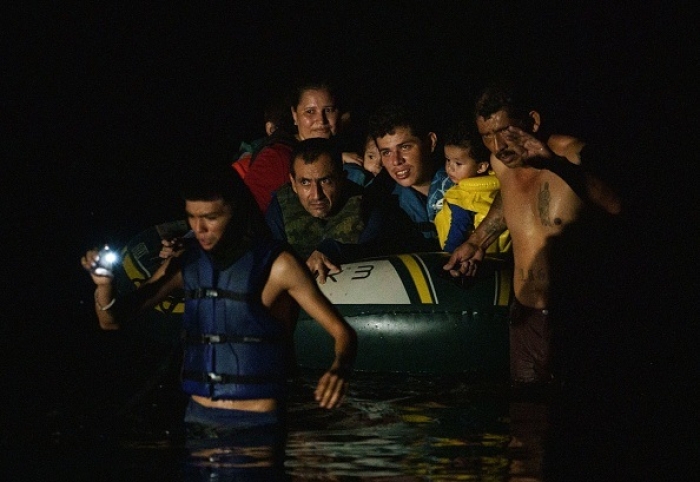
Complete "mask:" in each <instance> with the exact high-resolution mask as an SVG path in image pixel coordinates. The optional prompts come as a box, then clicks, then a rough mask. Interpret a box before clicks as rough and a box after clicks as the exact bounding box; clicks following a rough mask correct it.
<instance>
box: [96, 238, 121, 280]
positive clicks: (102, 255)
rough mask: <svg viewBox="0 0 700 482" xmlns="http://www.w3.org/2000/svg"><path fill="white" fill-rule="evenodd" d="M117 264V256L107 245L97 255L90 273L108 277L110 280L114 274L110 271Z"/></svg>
mask: <svg viewBox="0 0 700 482" xmlns="http://www.w3.org/2000/svg"><path fill="white" fill-rule="evenodd" d="M118 262H119V255H118V254H117V253H116V252H115V251H112V250H111V249H110V247H109V246H108V245H106V244H105V247H104V248H102V249H101V250H100V252H99V253H97V258H96V259H95V262H94V264H93V268H92V272H93V273H95V274H96V275H98V276H108V277H110V278H112V277H113V276H114V273H113V272H112V270H113V269H114V266H115V265H116V264H117V263H118Z"/></svg>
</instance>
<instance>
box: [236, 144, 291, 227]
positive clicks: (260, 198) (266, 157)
mask: <svg viewBox="0 0 700 482" xmlns="http://www.w3.org/2000/svg"><path fill="white" fill-rule="evenodd" d="M291 157H292V146H290V145H288V144H285V143H282V142H276V143H274V144H272V145H271V146H267V147H265V148H263V150H262V151H260V153H258V155H257V157H256V158H255V161H254V162H253V163H252V164H251V165H250V170H249V171H248V174H246V176H245V178H244V179H243V182H245V184H246V186H248V189H250V192H251V193H253V197H254V198H255V201H256V202H257V203H258V206H259V207H260V211H261V212H262V213H263V214H265V211H267V206H268V205H269V204H270V200H271V199H272V193H273V192H274V191H276V190H277V189H279V188H280V187H281V186H282V185H283V184H284V183H285V182H287V181H289V164H290V161H291Z"/></svg>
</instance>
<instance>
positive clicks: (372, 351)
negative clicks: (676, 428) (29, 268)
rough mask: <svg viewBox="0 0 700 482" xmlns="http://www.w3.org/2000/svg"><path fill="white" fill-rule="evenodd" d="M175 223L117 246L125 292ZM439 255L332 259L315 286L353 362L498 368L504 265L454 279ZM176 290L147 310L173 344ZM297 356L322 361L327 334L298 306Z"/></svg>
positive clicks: (379, 367) (504, 343)
mask: <svg viewBox="0 0 700 482" xmlns="http://www.w3.org/2000/svg"><path fill="white" fill-rule="evenodd" d="M187 230H188V226H187V224H186V222H184V221H174V222H170V223H163V224H159V225H156V226H153V227H151V228H149V229H147V230H145V231H143V232H142V233H140V234H138V235H137V236H135V237H134V238H133V239H132V240H131V241H130V242H129V243H128V244H127V246H126V247H124V249H123V250H122V263H121V266H120V268H119V270H118V272H117V274H116V279H117V287H118V289H119V290H120V291H122V292H125V291H129V290H133V289H134V288H135V287H136V286H138V285H139V284H140V283H142V282H143V281H144V280H146V279H148V278H149V277H150V276H151V274H152V273H153V272H154V271H155V269H157V267H158V265H159V264H160V259H159V258H158V252H159V251H160V246H161V239H163V238H171V237H173V236H177V235H182V234H184V233H185V232H187ZM447 258H448V255H447V254H446V253H415V254H401V255H392V256H386V257H380V258H371V259H365V260H361V261H358V262H354V263H348V264H346V265H343V266H342V268H343V269H342V271H341V272H340V273H338V274H335V275H333V276H331V277H330V278H329V279H328V280H327V281H326V283H325V284H320V285H319V287H320V289H321V291H322V292H323V293H324V294H325V295H326V296H327V297H328V299H329V300H330V301H331V302H332V303H333V304H334V305H335V306H336V307H337V308H338V310H339V311H340V313H341V314H342V315H343V316H344V317H345V319H346V320H347V321H348V322H349V323H350V324H351V325H352V327H353V328H354V329H355V330H356V331H357V334H358V342H359V344H358V356H357V361H356V364H355V369H356V370H358V371H365V372H376V373H407V374H433V375H453V374H479V375H485V376H488V377H501V376H504V377H505V376H507V372H508V323H507V311H508V304H509V302H510V299H511V279H512V271H511V266H510V264H509V263H508V262H506V261H504V260H501V259H497V258H487V259H485V260H484V262H483V263H482V265H481V267H480V269H479V272H478V275H477V276H476V277H474V278H465V279H454V278H451V277H450V276H448V275H446V273H445V272H444V270H443V269H442V266H443V265H444V264H445V262H446V261H447ZM183 309H184V303H183V302H182V296H181V295H179V294H175V295H174V296H172V297H170V298H169V299H167V300H165V301H164V302H162V303H161V304H160V305H159V306H157V307H156V309H155V310H153V313H152V316H149V325H150V328H149V333H150V334H151V336H154V337H156V338H158V339H159V341H163V340H164V339H165V340H170V341H172V342H173V343H177V342H179V338H180V324H179V320H180V316H181V315H182V312H183ZM294 338H295V346H296V351H297V360H298V364H299V366H300V367H302V368H308V369H319V370H323V369H327V368H328V366H329V363H330V362H331V360H332V354H333V343H332V338H331V337H330V336H329V335H328V334H327V333H326V332H325V331H324V330H323V329H322V328H321V327H320V326H319V325H318V324H317V323H316V322H315V321H314V320H312V319H310V318H309V316H308V315H307V314H306V313H304V312H302V313H301V315H300V317H299V320H298V323H297V327H296V330H295V334H294Z"/></svg>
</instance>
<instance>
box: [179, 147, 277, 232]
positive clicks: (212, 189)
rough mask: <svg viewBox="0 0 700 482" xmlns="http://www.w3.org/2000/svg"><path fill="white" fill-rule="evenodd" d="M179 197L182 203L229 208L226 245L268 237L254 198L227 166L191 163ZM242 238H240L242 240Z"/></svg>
mask: <svg viewBox="0 0 700 482" xmlns="http://www.w3.org/2000/svg"><path fill="white" fill-rule="evenodd" d="M181 175H182V178H181V184H180V197H181V198H182V199H183V200H184V201H210V202H211V201H218V200H220V199H221V200H223V202H224V203H225V204H227V205H229V206H231V210H232V212H233V217H232V219H231V221H230V222H229V225H228V227H227V232H228V233H235V235H234V236H232V237H231V236H229V237H230V238H231V239H229V241H228V243H229V244H230V243H231V242H233V243H239V242H242V241H243V240H247V241H245V242H249V241H250V240H251V239H253V238H256V237H261V236H263V237H264V236H269V234H270V233H269V228H268V227H267V224H266V223H265V219H264V217H263V215H262V213H261V211H260V208H258V205H257V203H256V202H255V198H254V197H253V195H252V193H251V192H250V190H249V189H248V187H247V186H246V185H245V184H244V183H243V180H242V179H241V177H240V176H239V175H238V173H237V172H236V171H235V169H232V168H231V165H230V164H219V163H213V162H211V161H210V162H209V163H197V162H192V163H191V164H190V165H188V166H187V167H185V169H184V170H183V172H182V174H181ZM241 236H243V238H241Z"/></svg>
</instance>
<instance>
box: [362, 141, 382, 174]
mask: <svg viewBox="0 0 700 482" xmlns="http://www.w3.org/2000/svg"><path fill="white" fill-rule="evenodd" d="M362 162H363V166H364V168H365V169H367V170H368V171H369V172H371V173H372V174H374V175H375V176H376V175H377V174H379V171H381V170H382V158H381V157H380V156H379V149H377V143H376V142H374V139H369V140H368V141H367V145H365V155H364V157H363V161H362Z"/></svg>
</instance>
